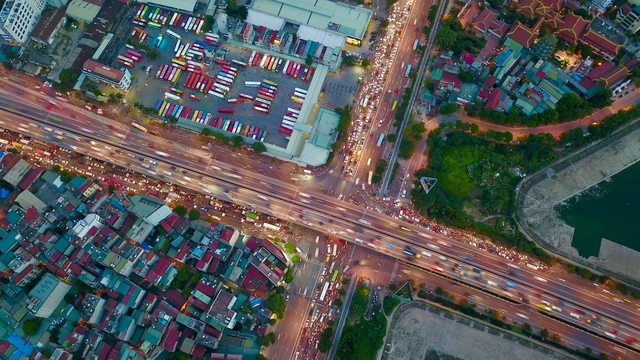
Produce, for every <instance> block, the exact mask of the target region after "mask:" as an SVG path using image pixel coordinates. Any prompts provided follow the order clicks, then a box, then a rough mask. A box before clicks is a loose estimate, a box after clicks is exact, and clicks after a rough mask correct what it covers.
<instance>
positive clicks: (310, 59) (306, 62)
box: [304, 55, 313, 66]
mask: <svg viewBox="0 0 640 360" xmlns="http://www.w3.org/2000/svg"><path fill="white" fill-rule="evenodd" d="M304 63H305V64H306V65H307V66H311V65H313V58H312V57H311V55H307V58H306V60H305V61H304Z"/></svg>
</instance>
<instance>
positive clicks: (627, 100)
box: [429, 89, 640, 138]
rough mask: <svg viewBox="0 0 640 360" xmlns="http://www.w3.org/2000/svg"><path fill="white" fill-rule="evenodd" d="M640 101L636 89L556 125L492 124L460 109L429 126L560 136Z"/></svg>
mask: <svg viewBox="0 0 640 360" xmlns="http://www.w3.org/2000/svg"><path fill="white" fill-rule="evenodd" d="M639 101H640V89H635V90H634V91H632V92H630V93H629V94H627V95H625V96H623V97H621V98H618V99H617V100H616V102H614V103H613V104H612V105H611V106H609V107H606V108H604V109H600V110H598V111H596V112H594V113H593V114H592V115H591V116H587V117H586V118H584V119H579V120H575V121H571V122H567V123H563V124H555V125H545V126H538V127H533V128H532V127H509V126H502V125H497V124H492V123H489V122H486V121H482V120H481V119H478V118H474V117H471V116H468V115H466V114H465V113H464V112H463V111H462V110H461V111H458V112H457V113H455V114H452V115H439V116H438V117H436V121H434V122H431V124H430V126H429V128H430V129H433V128H435V126H436V125H437V124H440V123H443V122H449V121H456V120H462V121H464V122H466V123H472V124H478V126H479V127H480V130H483V131H486V130H489V129H490V130H495V131H510V132H511V133H513V135H514V138H516V137H518V136H519V135H528V134H540V133H549V134H552V135H553V136H556V137H557V136H560V134H562V133H563V132H566V131H568V130H571V129H575V128H577V127H587V126H589V125H591V124H592V123H594V122H599V121H602V120H604V119H605V118H606V117H608V116H610V115H612V114H615V113H617V112H618V111H620V110H622V109H624V108H627V107H629V106H633V105H635V104H636V103H638V102H639Z"/></svg>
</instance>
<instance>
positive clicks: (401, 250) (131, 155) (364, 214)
mask: <svg viewBox="0 0 640 360" xmlns="http://www.w3.org/2000/svg"><path fill="white" fill-rule="evenodd" d="M11 86H12V85H11V84H9V83H5V84H4V89H3V90H4V91H2V95H0V108H4V109H10V110H12V111H15V112H6V111H2V115H3V116H2V119H3V120H2V121H3V122H4V123H3V124H0V125H1V126H3V127H6V128H8V129H10V130H13V131H18V132H23V133H28V134H29V135H31V136H32V137H34V138H39V139H41V140H44V141H50V142H56V143H57V144H59V145H61V146H64V147H69V148H72V149H74V150H76V151H79V152H85V153H90V154H91V155H92V156H94V157H96V158H101V159H105V160H109V161H111V162H114V163H116V164H118V165H122V166H128V167H130V168H132V169H134V170H137V171H140V172H142V173H147V174H150V175H153V176H161V177H163V179H164V180H165V181H169V182H174V183H179V184H181V185H183V186H185V187H189V188H192V189H196V190H200V191H202V192H205V193H210V194H212V195H215V196H216V197H220V198H222V199H228V200H231V201H234V202H236V203H239V204H242V205H245V206H250V207H253V208H255V209H256V210H258V211H262V212H265V213H271V214H273V215H276V216H278V217H281V218H285V219H287V220H290V221H292V222H295V223H299V224H304V225H305V226H308V227H312V228H314V229H318V230H320V231H324V232H329V233H332V234H339V235H340V237H341V238H343V239H346V240H349V241H352V242H356V243H361V244H365V245H366V246H369V247H371V248H373V249H375V250H377V251H379V252H382V253H385V254H388V255H390V256H393V257H395V258H399V259H405V260H407V259H408V258H410V260H407V261H411V262H412V263H414V264H416V265H418V266H421V267H423V268H432V267H433V266H438V267H440V268H442V272H443V273H445V274H446V275H449V276H452V277H454V276H458V277H460V280H461V281H463V282H467V283H469V284H473V285H475V286H482V284H481V283H480V282H479V281H478V280H477V279H474V277H473V276H474V275H472V276H469V277H467V276H464V274H463V275H459V274H454V273H453V272H452V270H451V268H452V266H453V262H455V263H457V264H459V265H461V266H465V267H467V268H473V267H475V268H477V269H479V270H481V271H482V274H481V279H482V280H481V281H482V283H483V284H484V285H485V286H486V290H487V291H491V292H493V293H496V294H503V295H505V296H509V297H511V298H513V300H514V301H516V302H519V303H522V302H523V301H524V300H520V299H519V298H523V299H524V298H526V299H528V300H529V305H530V306H531V307H536V306H538V305H539V304H543V305H544V303H542V300H544V301H547V302H548V303H550V304H551V306H555V307H558V308H561V309H562V312H560V311H558V310H556V311H554V312H553V313H554V315H555V316H557V317H559V318H561V319H563V320H565V321H568V322H571V323H573V324H575V325H576V326H580V327H586V328H588V329H590V330H592V331H594V332H598V333H600V334H601V335H602V334H604V333H605V332H608V331H610V329H615V330H616V331H617V335H615V339H614V338H613V337H611V336H610V335H609V338H611V340H612V341H617V342H619V343H620V344H621V345H622V346H629V345H627V344H625V343H624V341H623V340H624V339H628V338H629V337H634V338H639V337H640V331H638V330H639V326H638V324H640V315H638V314H637V313H636V306H637V304H628V303H625V302H621V303H619V302H614V301H612V300H611V299H610V298H607V297H603V296H602V295H601V292H600V291H593V288H591V289H589V288H588V287H585V285H584V283H580V282H575V281H574V282H571V283H568V282H566V281H562V280H560V279H558V278H553V277H546V276H545V275H543V274H540V272H538V271H535V270H532V269H529V268H527V267H522V266H521V267H520V268H519V269H515V268H511V267H508V266H507V264H506V263H505V260H504V259H502V258H501V257H499V256H497V255H494V254H490V253H486V252H483V251H478V250H477V249H476V248H475V247H473V246H471V245H469V244H465V243H460V242H454V241H451V240H450V239H448V238H447V237H446V236H444V235H442V234H439V233H436V232H432V231H430V230H428V229H425V228H420V227H417V226H413V225H409V224H406V223H403V222H402V221H401V220H398V219H395V218H391V217H388V216H385V215H382V214H379V213H377V212H375V211H369V210H365V209H362V208H358V207H356V206H354V205H352V204H350V203H347V202H344V201H339V200H338V199H336V198H335V197H329V196H325V195H323V194H319V193H316V192H312V191H309V190H304V189H301V188H299V187H298V186H297V185H295V184H291V183H287V182H283V181H279V180H277V179H274V178H272V177H269V176H265V175H262V174H260V171H259V170H258V171H255V170H245V169H243V168H236V167H235V166H234V165H233V164H232V163H233V160H232V158H231V157H230V158H229V161H227V162H223V161H219V160H213V159H212V158H211V157H210V156H209V154H207V153H206V152H205V151H203V150H201V149H193V148H189V147H186V146H182V145H180V144H176V143H167V142H166V141H163V140H162V139H161V138H158V137H155V136H153V135H149V134H145V133H140V132H137V131H135V130H131V129H130V128H129V127H127V126H124V125H122V124H121V123H116V122H113V121H111V120H108V119H104V118H101V117H98V116H97V115H95V114H92V113H88V114H87V113H86V111H84V110H83V109H78V108H75V107H72V106H69V105H67V104H62V106H61V108H62V109H58V108H55V109H53V110H47V109H45V108H44V106H43V104H42V103H40V102H38V101H33V102H30V101H29V100H25V99H24V97H23V96H21V95H20V94H18V93H17V92H16V91H15V89H13V91H7V90H9V88H10V87H11ZM35 95H36V96H39V94H37V93H36V94H35ZM23 115H24V116H28V117H31V119H25V118H24V117H23ZM50 116H55V117H57V118H59V119H60V120H61V122H56V121H53V120H51V118H50ZM150 144H153V147H151V146H150ZM141 158H144V160H142V159H141ZM445 243H446V244H447V245H443V244H445ZM407 245H411V246H412V247H413V249H412V250H408V249H407V248H406V246H407ZM435 247H438V248H437V249H436V248H435ZM405 251H412V252H415V253H418V254H421V256H420V258H417V257H415V256H411V257H409V255H407V253H406V252H405ZM423 252H424V253H423ZM429 255H431V256H429ZM440 256H443V257H446V258H447V260H443V259H441V258H440ZM436 261H437V262H438V263H436ZM509 269H512V270H511V271H510V273H507V272H506V271H507V270H509ZM469 274H471V273H469ZM536 277H540V278H542V279H543V280H538V279H536ZM489 281H491V282H493V283H495V284H496V285H492V284H491V283H489ZM507 281H508V282H511V283H513V284H514V285H515V287H512V286H509V285H508V284H507ZM504 288H506V289H507V291H508V292H509V293H510V295H507V294H505V293H504V291H505V289H504ZM519 292H520V293H522V295H520V294H518V293H519ZM536 294H540V297H538V296H537V295H536ZM545 306H547V305H545ZM551 306H550V307H551ZM576 310H579V311H580V312H581V313H583V314H589V315H595V316H596V319H594V320H596V321H595V322H594V321H591V323H586V324H584V323H583V322H585V320H584V317H581V319H577V318H576V317H574V316H571V314H570V313H572V312H573V313H576V314H579V313H578V311H576ZM585 316H586V315H585ZM598 326H600V327H598ZM611 335H613V334H611ZM631 346H633V348H634V349H637V347H636V346H635V345H631Z"/></svg>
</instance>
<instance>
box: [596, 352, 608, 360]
mask: <svg viewBox="0 0 640 360" xmlns="http://www.w3.org/2000/svg"><path fill="white" fill-rule="evenodd" d="M598 359H600V360H609V355H607V354H606V353H603V352H601V353H600V355H599V356H598Z"/></svg>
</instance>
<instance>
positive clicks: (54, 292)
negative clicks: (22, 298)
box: [27, 273, 71, 318]
mask: <svg viewBox="0 0 640 360" xmlns="http://www.w3.org/2000/svg"><path fill="white" fill-rule="evenodd" d="M70 289H71V285H69V284H66V283H64V282H63V281H61V280H60V279H58V278H57V277H55V276H53V275H52V274H51V273H46V274H45V275H44V276H43V277H42V279H41V280H40V282H39V283H38V284H37V285H36V286H35V287H34V288H33V290H31V292H29V298H28V300H27V310H29V311H31V313H32V314H33V315H34V316H36V317H41V318H48V317H49V316H51V314H52V313H53V311H54V310H55V309H56V308H57V307H58V305H60V302H62V300H63V299H64V296H65V295H67V293H68V292H69V290H70Z"/></svg>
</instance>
